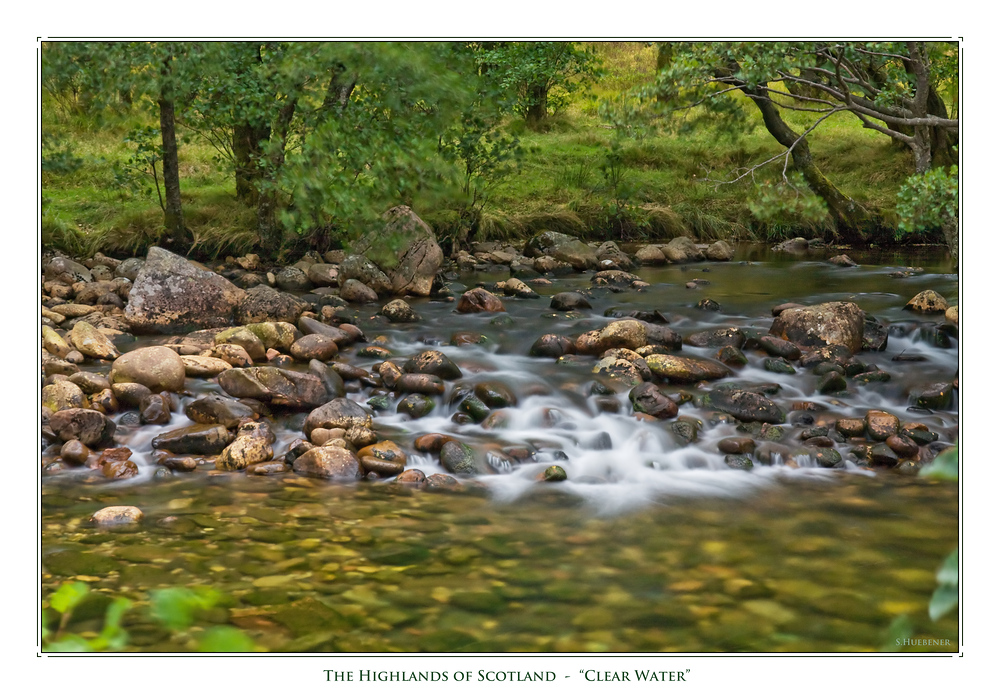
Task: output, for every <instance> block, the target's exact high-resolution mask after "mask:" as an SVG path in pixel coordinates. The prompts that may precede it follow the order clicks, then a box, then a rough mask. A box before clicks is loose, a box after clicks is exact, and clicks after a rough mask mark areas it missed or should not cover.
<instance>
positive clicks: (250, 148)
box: [233, 123, 271, 207]
mask: <svg viewBox="0 0 1000 694" xmlns="http://www.w3.org/2000/svg"><path fill="white" fill-rule="evenodd" d="M270 137H271V128H270V126H268V125H261V124H257V123H238V124H237V125H234V126H233V158H234V159H235V160H236V199H237V200H239V201H240V202H242V203H244V204H246V205H249V206H251V207H253V206H255V205H256V204H257V199H258V196H259V194H260V191H259V190H258V187H259V184H260V179H261V171H260V166H259V165H258V162H259V161H260V159H261V157H263V156H264V150H263V149H262V148H261V146H260V143H261V142H265V141H267V140H268V139H269V138H270Z"/></svg>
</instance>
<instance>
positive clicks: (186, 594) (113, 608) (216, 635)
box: [42, 581, 255, 653]
mask: <svg viewBox="0 0 1000 694" xmlns="http://www.w3.org/2000/svg"><path fill="white" fill-rule="evenodd" d="M90 594H91V591H90V587H89V586H87V584H85V583H81V582H79V581H76V582H66V583H63V584H62V585H61V586H59V588H58V589H57V590H56V591H55V592H53V593H52V594H51V595H50V596H49V598H48V606H49V608H51V609H52V610H54V611H55V612H56V613H57V614H58V615H59V624H58V627H57V629H56V631H55V632H52V631H51V630H50V629H49V628H48V627H47V626H45V625H43V629H42V649H43V650H45V651H48V652H63V653H66V652H74V653H84V652H87V653H90V652H101V651H121V650H123V649H124V648H125V647H126V646H127V645H128V632H126V631H125V630H124V629H123V628H122V625H121V624H122V619H123V617H124V615H125V613H126V612H128V611H129V610H130V609H131V608H132V602H131V601H130V600H128V599H126V598H124V597H116V598H114V599H113V600H111V601H110V602H109V603H108V606H107V608H106V609H105V613H104V623H103V626H102V628H101V631H100V633H99V634H98V635H97V636H94V637H92V638H85V637H83V636H81V635H79V634H72V633H65V630H66V628H67V625H68V624H69V620H70V618H71V617H72V615H73V610H74V609H75V608H76V607H78V606H79V605H80V604H81V602H82V601H83V600H84V599H85V598H86V597H87V596H88V595H90ZM219 598H220V595H219V593H218V592H217V591H215V590H212V589H210V588H206V587H204V586H197V587H195V588H193V589H190V588H164V589H161V590H154V591H152V592H151V593H150V596H149V602H150V606H149V608H148V610H149V615H150V616H151V617H152V618H153V619H154V620H156V621H157V622H159V623H160V624H162V625H163V626H164V627H165V628H166V629H167V630H169V631H170V632H172V633H174V634H186V633H188V630H189V629H191V627H192V626H194V624H195V621H196V619H197V617H198V615H199V613H202V612H205V611H207V610H210V609H212V608H213V607H214V606H215V605H216V604H217V603H218V601H219ZM196 641H197V650H198V651H200V652H203V653H218V652H232V653H236V652H250V651H253V650H254V649H255V644H254V642H253V640H252V639H251V638H250V637H249V636H247V635H246V634H245V633H244V632H242V631H241V630H239V629H236V628H235V627H229V626H214V627H210V628H208V629H206V630H205V631H204V632H201V633H200V634H199V635H198V636H197V638H196Z"/></svg>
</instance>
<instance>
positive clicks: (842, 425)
mask: <svg viewBox="0 0 1000 694" xmlns="http://www.w3.org/2000/svg"><path fill="white" fill-rule="evenodd" d="M835 426H836V430H837V431H838V432H840V433H841V434H843V435H844V436H847V437H849V438H850V437H856V436H864V435H865V422H864V420H862V419H846V418H845V419H838V420H837V422H836V425H835Z"/></svg>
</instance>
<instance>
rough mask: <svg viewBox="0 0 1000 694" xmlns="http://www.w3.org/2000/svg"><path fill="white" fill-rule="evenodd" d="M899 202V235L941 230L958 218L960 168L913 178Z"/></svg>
mask: <svg viewBox="0 0 1000 694" xmlns="http://www.w3.org/2000/svg"><path fill="white" fill-rule="evenodd" d="M896 200H897V202H896V214H897V215H899V233H900V234H903V233H913V232H921V231H927V230H929V229H940V228H941V227H942V226H943V225H944V224H946V223H947V222H948V221H949V220H952V219H954V218H956V217H958V167H957V166H952V167H950V168H949V169H948V170H945V167H943V166H942V167H938V168H935V169H931V170H929V171H926V172H924V173H922V174H914V175H912V176H910V177H909V178H907V179H906V182H905V183H903V185H902V187H901V188H900V189H899V193H898V194H897V196H896Z"/></svg>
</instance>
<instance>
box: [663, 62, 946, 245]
mask: <svg viewBox="0 0 1000 694" xmlns="http://www.w3.org/2000/svg"><path fill="white" fill-rule="evenodd" d="M955 53H956V52H955V51H954V47H952V46H949V45H948V44H926V43H922V42H908V43H905V44H900V43H892V44H887V43H859V42H854V43H850V42H808V43H806V42H800V43H746V42H727V43H678V44H673V45H672V46H670V48H669V50H667V49H664V50H661V51H660V52H659V56H658V63H662V65H663V67H662V68H661V70H660V72H659V74H658V80H657V83H656V85H655V87H654V88H653V89H652V91H651V93H650V94H648V95H649V96H653V97H656V98H657V101H658V102H659V103H660V104H662V105H664V106H665V107H666V108H667V109H669V110H670V111H672V112H678V111H690V110H691V109H694V108H695V107H701V112H702V113H705V114H712V115H725V116H727V117H729V118H730V119H731V121H732V122H734V123H738V122H741V121H742V120H743V119H744V117H745V115H744V113H743V111H742V109H741V107H740V106H739V103H738V101H737V100H734V99H733V98H732V96H733V94H737V93H741V94H743V95H745V96H746V97H748V98H749V99H750V101H751V103H752V104H753V105H754V106H755V107H756V109H757V111H758V113H759V115H760V117H761V119H762V121H763V123H764V126H765V127H766V128H767V130H768V132H769V133H770V134H771V135H772V136H773V137H774V138H775V140H777V141H778V142H779V143H780V144H781V145H782V146H783V147H784V148H785V149H784V151H783V152H782V153H781V154H779V155H776V156H775V157H772V158H770V159H768V160H767V161H765V162H760V163H758V164H756V165H755V166H752V167H749V168H748V169H746V170H745V171H743V172H742V173H741V174H740V175H739V176H738V177H737V178H736V179H734V180H739V179H741V178H744V177H746V176H752V175H753V173H754V172H755V171H756V170H757V169H759V168H760V167H761V166H763V165H765V164H768V163H771V162H773V161H777V160H783V161H784V164H783V168H782V180H783V182H784V183H785V184H786V185H788V186H793V183H792V181H791V179H790V178H789V176H788V174H789V169H791V170H794V171H798V172H799V173H801V175H802V177H803V179H804V180H805V181H806V183H807V184H808V186H809V188H810V189H811V190H812V192H813V193H815V194H816V195H817V196H819V197H820V198H821V199H822V200H823V201H824V202H825V203H826V206H827V208H828V211H829V213H830V215H831V217H832V218H833V220H834V222H835V224H836V226H837V228H838V229H840V230H841V231H858V230H860V229H861V228H862V227H863V226H864V225H865V223H866V219H867V214H866V213H865V211H864V210H863V209H862V208H861V207H860V206H859V205H858V204H857V203H856V202H854V201H853V200H851V199H850V198H848V197H847V196H845V195H844V194H843V193H842V192H841V191H840V190H839V189H838V188H837V187H836V186H835V185H834V184H833V183H832V182H831V181H830V180H829V179H828V178H827V177H826V176H824V175H823V174H822V172H821V171H820V170H819V168H818V167H817V166H816V164H815V161H814V159H813V157H812V154H811V152H810V150H809V142H808V135H809V134H810V133H812V132H813V131H814V130H816V129H817V128H818V127H820V126H821V125H822V124H823V123H824V121H826V120H827V119H828V118H829V117H830V116H832V115H834V114H836V113H840V112H846V113H850V114H853V115H854V116H856V117H857V118H858V119H859V120H860V121H861V123H862V125H863V126H864V127H866V128H871V129H874V130H877V131H878V132H882V133H884V134H886V135H888V136H890V137H892V138H894V139H895V140H897V141H899V142H901V143H904V144H905V145H906V146H908V147H910V149H911V150H912V151H913V154H914V168H915V170H916V171H918V172H922V171H926V170H927V169H928V167H929V166H930V164H931V161H932V160H933V159H934V158H935V157H937V158H939V159H942V158H943V159H948V158H954V157H955V156H956V155H955V153H954V150H953V147H952V142H953V141H955V137H956V136H957V127H958V121H957V119H956V118H955V117H954V114H953V115H952V117H949V116H948V113H947V109H945V107H944V101H943V99H942V97H941V93H942V91H944V90H948V89H955V88H957V86H956V85H957V70H956V69H955V68H956V67H957V63H956V62H955V61H956V55H955ZM785 111H789V112H791V111H797V112H806V113H810V114H812V116H813V118H814V120H813V122H812V123H811V125H809V126H808V127H807V128H805V130H803V131H802V132H797V131H795V130H794V129H793V128H792V127H790V126H789V125H788V123H787V122H786V121H785V119H784V118H783V116H782V113H783V112H785Z"/></svg>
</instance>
